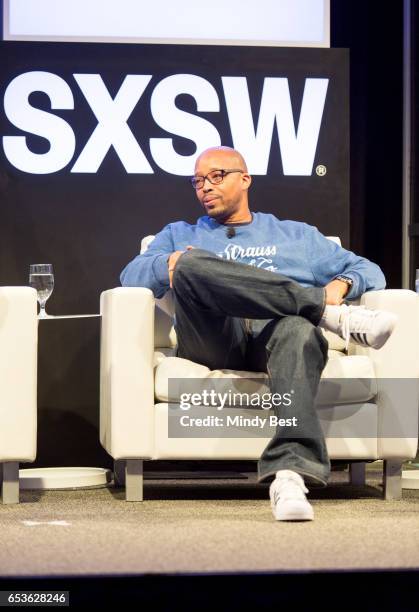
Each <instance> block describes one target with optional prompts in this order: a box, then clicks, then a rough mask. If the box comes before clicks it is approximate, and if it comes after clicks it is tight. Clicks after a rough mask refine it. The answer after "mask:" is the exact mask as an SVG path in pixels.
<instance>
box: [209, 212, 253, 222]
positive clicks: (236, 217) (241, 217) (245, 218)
mask: <svg viewBox="0 0 419 612" xmlns="http://www.w3.org/2000/svg"><path fill="white" fill-rule="evenodd" d="M252 219H253V217H252V213H251V212H250V210H249V209H248V208H247V209H246V210H243V211H237V212H236V213H233V214H232V215H230V216H229V217H227V218H226V219H217V221H218V223H221V224H222V225H229V224H230V223H250V222H251V221H252Z"/></svg>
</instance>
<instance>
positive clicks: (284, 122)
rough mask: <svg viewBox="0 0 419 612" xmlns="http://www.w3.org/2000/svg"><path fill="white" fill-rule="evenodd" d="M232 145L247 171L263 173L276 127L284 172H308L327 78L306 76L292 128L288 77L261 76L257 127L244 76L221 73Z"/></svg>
mask: <svg viewBox="0 0 419 612" xmlns="http://www.w3.org/2000/svg"><path fill="white" fill-rule="evenodd" d="M222 82H223V88H224V95H225V100H226V105H227V112H228V117H229V121H230V128H231V134H232V138H233V143H234V147H235V148H236V149H238V150H239V151H240V152H241V153H242V155H243V156H244V158H245V159H246V161H247V165H248V168H249V172H250V174H266V173H267V170H268V162H269V155H270V152H271V144H272V135H273V129H274V125H275V120H276V125H277V129H278V138H279V146H280V149H281V158H282V167H283V171H284V174H285V175H299V176H308V175H310V174H311V172H312V169H313V162H314V156H315V154H316V147H317V141H318V138H319V131H320V125H321V121H322V117H323V109H324V104H325V101H326V92H327V87H328V83H329V79H306V82H305V87H304V95H303V101H302V105H301V112H300V120H299V122H298V130H297V132H296V130H295V126H294V117H293V113H292V106H291V98H290V91H289V86H288V79H285V78H265V81H264V85H263V91H262V100H261V104H260V111H259V120H258V122H257V129H256V131H255V127H254V124H253V118H252V111H251V107H250V98H249V90H248V87H247V79H246V78H245V77H222Z"/></svg>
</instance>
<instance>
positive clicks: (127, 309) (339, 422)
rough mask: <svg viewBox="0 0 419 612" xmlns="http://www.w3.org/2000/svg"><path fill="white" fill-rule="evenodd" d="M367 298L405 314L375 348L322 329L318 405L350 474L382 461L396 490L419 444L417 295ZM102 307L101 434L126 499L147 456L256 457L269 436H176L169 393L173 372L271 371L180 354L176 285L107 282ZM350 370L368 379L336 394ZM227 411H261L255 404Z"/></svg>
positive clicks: (388, 494) (385, 293) (359, 475)
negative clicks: (332, 391)
mask: <svg viewBox="0 0 419 612" xmlns="http://www.w3.org/2000/svg"><path fill="white" fill-rule="evenodd" d="M149 242H150V237H147V238H146V239H144V240H143V243H142V251H144V250H145V248H146V247H147V245H148V243H149ZM361 303H363V304H365V305H366V306H367V307H371V308H381V309H387V310H390V311H393V312H395V313H397V314H398V315H399V323H398V325H397V327H396V329H395V331H394V333H393V335H392V336H391V338H390V339H389V340H388V342H387V343H386V344H385V346H384V347H383V348H381V349H380V350H378V351H375V350H372V349H368V348H361V347H359V346H357V345H352V344H351V345H350V347H349V351H348V352H347V353H346V352H345V349H344V342H343V341H342V340H341V339H340V338H338V337H337V336H335V335H334V334H330V333H328V332H325V335H326V337H327V338H328V340H329V361H328V364H327V366H326V368H325V370H324V371H323V373H322V380H321V383H320V388H319V394H318V396H317V400H316V408H317V410H318V415H319V419H320V423H321V425H322V428H323V431H324V434H325V438H326V444H327V449H328V453H329V456H330V458H331V459H341V460H346V461H348V462H350V463H351V480H352V482H354V483H358V484H360V483H363V482H364V481H365V480H364V479H365V461H373V460H378V459H382V460H384V497H385V499H399V498H400V497H401V494H402V490H401V467H402V464H403V462H405V461H406V460H409V459H412V458H414V457H415V456H416V452H417V445H418V435H417V432H418V406H419V389H418V385H417V384H416V383H417V381H418V380H419V297H418V296H417V295H416V294H415V293H414V292H413V291H408V290H382V291H373V292H368V293H366V294H364V295H363V296H362V298H361ZM101 314H102V340H101V372H100V378H101V384H100V386H101V391H100V393H101V397H100V441H101V444H102V446H103V447H104V448H105V450H106V451H107V452H108V453H109V454H110V455H111V456H112V457H113V459H114V462H115V474H116V477H117V478H118V480H119V481H120V482H121V483H123V482H125V485H126V499H127V501H141V500H142V499H143V491H142V489H143V478H142V474H143V461H144V460H154V459H165V460H167V459H173V460H175V459H177V460H191V459H199V460H203V459H217V460H220V459H224V460H228V459H230V460H251V459H254V460H257V459H258V458H259V457H260V455H261V454H262V451H263V449H264V448H265V446H266V445H267V444H268V441H269V438H262V437H254V436H253V437H249V438H244V437H231V438H225V437H220V438H202V437H200V438H192V437H189V438H175V437H170V436H169V429H168V411H169V401H170V405H171V406H173V402H174V401H178V402H179V401H180V400H179V398H178V399H176V398H175V400H174V399H173V397H169V391H168V388H169V384H168V381H169V378H179V379H181V378H182V379H184V378H200V379H202V378H211V377H213V378H217V379H219V378H223V377H225V378H240V377H246V378H255V377H258V378H260V382H261V389H262V386H264V385H266V374H264V373H250V372H235V371H232V370H217V371H215V372H210V371H209V370H208V368H206V367H204V366H202V365H200V364H196V363H193V362H191V361H189V360H186V359H180V358H178V357H175V356H174V355H175V346H176V334H175V332H174V329H173V320H172V314H173V304H172V302H171V295H170V292H169V293H168V294H166V296H165V297H164V298H163V299H162V300H155V299H154V296H153V294H152V292H151V291H150V290H149V289H145V288H123V287H119V288H116V289H111V290H109V291H105V292H103V293H102V295H101ZM345 378H347V379H358V378H364V379H368V380H369V381H370V384H367V385H353V386H352V387H350V388H351V389H352V391H351V393H352V394H353V397H352V396H351V397H348V395H347V394H346V395H345V394H344V393H342V394H340V398H339V399H337V400H335V399H334V400H333V401H332V402H331V400H330V395H328V392H327V389H326V387H325V386H324V385H323V387H322V383H324V382H326V381H327V379H334V380H336V379H345ZM394 379H404V381H405V382H406V389H408V392H407V393H406V396H404V397H400V389H401V386H400V385H401V384H403V381H402V382H401V383H400V385H398V384H392V381H393V382H394ZM396 382H397V381H396ZM412 382H413V385H412ZM264 389H265V390H266V386H265V387H264ZM403 389H404V386H403ZM261 392H262V391H261ZM337 395H338V396H339V393H338V394H337ZM231 410H232V411H236V414H238V413H239V412H240V413H241V414H244V412H243V411H245V412H246V415H249V414H250V416H253V415H254V414H256V411H252V409H249V408H245V409H241V408H235V407H232V408H231ZM400 417H402V418H400ZM393 431H394V432H398V433H397V434H396V435H397V437H392V434H391V432H393ZM357 432H359V435H358V433H357ZM352 462H353V463H352Z"/></svg>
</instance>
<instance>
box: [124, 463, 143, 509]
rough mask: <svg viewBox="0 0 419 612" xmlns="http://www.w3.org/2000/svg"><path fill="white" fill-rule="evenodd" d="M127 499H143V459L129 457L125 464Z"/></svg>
mask: <svg viewBox="0 0 419 612" xmlns="http://www.w3.org/2000/svg"><path fill="white" fill-rule="evenodd" d="M125 499H126V501H132V502H134V501H143V460H142V459H127V461H126V466H125Z"/></svg>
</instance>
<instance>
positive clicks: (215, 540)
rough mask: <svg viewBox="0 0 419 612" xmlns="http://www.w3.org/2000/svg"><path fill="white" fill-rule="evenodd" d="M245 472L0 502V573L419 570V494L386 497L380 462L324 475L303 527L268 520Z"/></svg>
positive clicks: (259, 492)
mask: <svg viewBox="0 0 419 612" xmlns="http://www.w3.org/2000/svg"><path fill="white" fill-rule="evenodd" d="M247 476H248V478H247V479H246V480H243V479H238V480H232V479H228V480H211V481H209V480H201V481H199V480H185V479H182V480H174V479H170V480H147V481H146V482H145V500H144V502H142V503H127V502H125V501H124V491H123V490H122V489H119V488H114V487H113V486H109V487H107V488H97V489H83V490H72V491H44V492H40V491H22V492H21V503H20V504H19V505H8V506H7V505H5V506H0V522H1V530H0V576H46V575H49V576H79V575H85V574H89V575H107V574H109V575H110V574H112V575H119V574H121V575H122V574H124V575H127V574H128V575H141V574H145V573H157V574H158V573H167V572H169V573H173V572H174V573H176V572H182V573H184V572H186V573H188V572H209V573H217V572H246V571H250V572H259V571H284V570H285V571H287V570H338V569H372V568H376V569H378V568H382V569H384V568H386V569H390V568H391V569H395V568H397V569H406V568H409V569H412V568H419V491H413V490H404V492H403V499H402V500H401V501H384V500H383V499H382V486H381V465H380V464H379V463H374V464H369V465H368V470H367V485H366V486H365V487H356V486H351V485H350V484H348V478H349V475H348V473H347V472H341V471H335V472H332V475H331V480H330V484H329V486H328V487H327V488H322V489H315V488H312V489H311V490H310V493H309V496H308V497H309V499H310V501H311V503H312V504H313V507H314V512H315V520H314V521H313V522H304V523H303V522H300V523H291V522H288V523H286V522H277V521H274V519H273V517H272V514H271V509H270V505H269V499H268V487H269V485H268V484H257V483H256V475H255V474H254V473H249V474H247Z"/></svg>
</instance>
